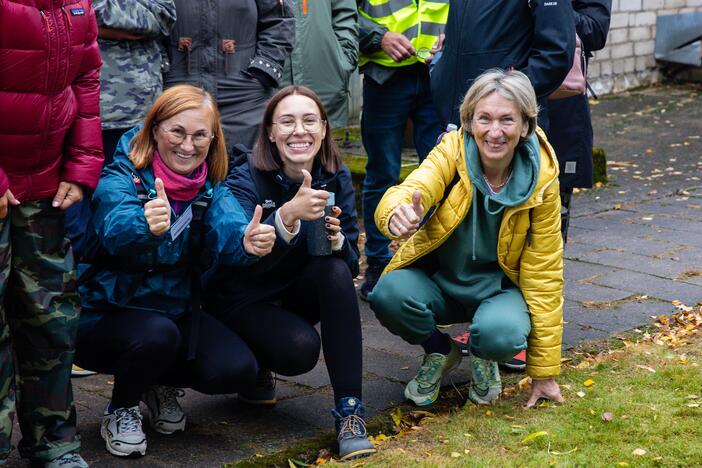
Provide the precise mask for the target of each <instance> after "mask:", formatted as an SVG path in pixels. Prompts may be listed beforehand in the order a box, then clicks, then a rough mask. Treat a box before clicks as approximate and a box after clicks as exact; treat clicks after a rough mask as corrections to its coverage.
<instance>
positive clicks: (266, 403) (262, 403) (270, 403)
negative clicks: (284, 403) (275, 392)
mask: <svg viewBox="0 0 702 468" xmlns="http://www.w3.org/2000/svg"><path fill="white" fill-rule="evenodd" d="M237 399H238V400H239V401H240V402H242V403H244V404H245V405H249V406H257V407H260V408H272V407H274V406H275V404H276V403H278V399H277V398H273V399H271V400H249V399H248V398H246V397H242V396H241V395H237Z"/></svg>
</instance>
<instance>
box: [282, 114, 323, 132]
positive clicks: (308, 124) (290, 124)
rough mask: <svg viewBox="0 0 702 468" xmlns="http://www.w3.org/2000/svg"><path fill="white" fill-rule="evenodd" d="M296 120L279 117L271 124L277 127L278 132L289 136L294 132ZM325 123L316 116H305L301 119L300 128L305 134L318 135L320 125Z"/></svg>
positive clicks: (320, 129) (320, 128)
mask: <svg viewBox="0 0 702 468" xmlns="http://www.w3.org/2000/svg"><path fill="white" fill-rule="evenodd" d="M297 122H298V120H297V119H295V118H293V117H288V116H284V117H280V118H279V119H278V120H276V121H275V122H273V125H276V126H277V127H278V131H279V132H280V133H281V134H283V135H290V134H291V133H294V132H295V128H296V127H297ZM324 122H325V121H324V120H322V119H320V118H319V117H318V116H316V115H307V116H305V117H303V118H302V128H303V129H304V130H305V131H306V132H307V133H319V132H321V131H322V125H323V123H324Z"/></svg>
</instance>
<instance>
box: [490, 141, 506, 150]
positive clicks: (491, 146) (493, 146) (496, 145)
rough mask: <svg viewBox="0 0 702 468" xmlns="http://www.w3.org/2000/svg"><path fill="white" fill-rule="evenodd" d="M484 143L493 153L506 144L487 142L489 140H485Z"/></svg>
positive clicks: (502, 142)
mask: <svg viewBox="0 0 702 468" xmlns="http://www.w3.org/2000/svg"><path fill="white" fill-rule="evenodd" d="M485 143H486V144H487V147H488V148H489V149H491V150H493V151H499V150H501V149H502V148H503V147H504V146H505V144H506V142H504V141H489V140H485Z"/></svg>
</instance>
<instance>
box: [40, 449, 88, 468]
mask: <svg viewBox="0 0 702 468" xmlns="http://www.w3.org/2000/svg"><path fill="white" fill-rule="evenodd" d="M44 468H88V464H87V463H86V462H85V460H83V457H81V456H80V454H79V453H78V452H68V453H64V454H63V455H61V456H60V457H56V458H54V459H53V460H51V461H50V462H46V463H44Z"/></svg>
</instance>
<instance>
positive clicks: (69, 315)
mask: <svg viewBox="0 0 702 468" xmlns="http://www.w3.org/2000/svg"><path fill="white" fill-rule="evenodd" d="M78 314H79V300H78V293H77V291H76V281H75V272H74V268H73V253H72V251H71V248H70V244H69V243H68V241H67V240H66V239H65V237H64V221H63V213H62V212H61V211H59V210H58V209H56V208H52V207H51V200H40V201H30V202H23V203H22V204H21V205H19V206H14V207H11V208H10V210H9V212H8V215H7V217H6V218H5V219H2V220H0V464H2V462H3V460H6V459H7V457H8V456H9V454H10V450H11V442H10V438H11V435H12V421H13V416H14V412H15V406H16V407H17V414H18V418H19V423H20V429H21V431H22V441H21V442H20V444H19V450H20V454H21V455H22V456H23V457H25V458H29V459H32V460H36V461H46V460H51V459H53V458H56V457H58V456H60V455H62V454H64V453H66V452H70V451H73V450H77V449H78V448H79V447H80V442H79V439H78V437H77V435H76V411H75V407H74V405H73V392H72V389H71V381H70V376H71V363H72V361H73V354H74V347H75V337H76V331H77V327H78Z"/></svg>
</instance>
